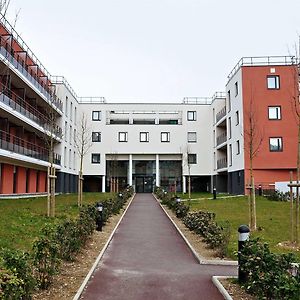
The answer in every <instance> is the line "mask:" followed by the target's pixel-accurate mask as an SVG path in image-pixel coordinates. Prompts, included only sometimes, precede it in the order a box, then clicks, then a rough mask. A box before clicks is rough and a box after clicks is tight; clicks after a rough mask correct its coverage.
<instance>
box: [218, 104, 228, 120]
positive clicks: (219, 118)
mask: <svg viewBox="0 0 300 300" xmlns="http://www.w3.org/2000/svg"><path fill="white" fill-rule="evenodd" d="M225 116H226V106H224V107H223V108H222V109H221V110H220V111H219V112H218V113H217V114H216V122H219V121H220V120H221V119H222V118H223V117H225Z"/></svg>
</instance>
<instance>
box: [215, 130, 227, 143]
mask: <svg viewBox="0 0 300 300" xmlns="http://www.w3.org/2000/svg"><path fill="white" fill-rule="evenodd" d="M226 141H227V133H226V132H223V133H222V134H220V135H219V136H217V146H220V145H222V144H223V143H225V142H226Z"/></svg>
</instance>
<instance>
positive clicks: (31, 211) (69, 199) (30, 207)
mask: <svg viewBox="0 0 300 300" xmlns="http://www.w3.org/2000/svg"><path fill="white" fill-rule="evenodd" d="M110 197H112V194H109V193H105V194H103V193H85V194H84V198H83V204H94V203H95V202H97V201H103V200H104V199H107V198H110ZM78 212H79V210H78V207H77V194H68V195H59V196H56V218H54V219H51V218H47V216H46V214H47V198H46V197H39V198H27V199H9V200H0V213H1V217H0V248H2V247H8V248H16V249H22V250H30V249H31V247H32V242H33V241H34V240H35V238H36V237H38V235H39V232H40V229H41V228H42V227H43V226H44V225H45V224H46V223H52V222H55V221H56V220H57V219H59V218H67V217H69V218H74V217H76V216H77V215H78Z"/></svg>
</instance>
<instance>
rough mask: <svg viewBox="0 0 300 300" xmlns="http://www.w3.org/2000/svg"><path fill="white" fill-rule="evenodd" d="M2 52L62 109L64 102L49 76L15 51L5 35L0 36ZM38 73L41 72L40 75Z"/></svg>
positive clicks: (0, 51)
mask: <svg viewBox="0 0 300 300" xmlns="http://www.w3.org/2000/svg"><path fill="white" fill-rule="evenodd" d="M24 52H25V51H20V53H23V54H24ZM0 53H1V55H2V56H3V57H4V58H5V60H7V61H8V62H10V63H11V64H12V65H13V66H14V67H15V68H16V69H17V70H18V71H19V72H20V73H21V74H22V75H23V76H25V77H26V78H27V79H28V80H29V81H30V82H31V83H32V84H33V85H34V86H35V88H37V89H38V90H39V91H40V92H41V93H42V94H43V95H44V96H45V97H46V99H47V100H48V101H49V102H51V103H52V104H53V105H54V106H55V107H56V108H58V109H59V110H60V111H62V107H63V104H62V102H61V101H60V100H59V99H58V97H57V96H56V94H55V92H54V86H52V85H51V83H50V79H49V76H46V75H45V74H44V73H41V71H40V70H39V68H38V65H31V66H29V65H28V64H26V61H25V60H24V59H23V58H22V57H21V56H20V54H19V53H17V52H15V51H14V49H13V48H12V47H11V46H10V45H9V43H8V41H7V38H4V37H3V36H0ZM26 57H27V54H26ZM25 59H26V58H25ZM5 60H4V62H5ZM32 68H36V72H33V70H32ZM37 74H39V76H38V75H37Z"/></svg>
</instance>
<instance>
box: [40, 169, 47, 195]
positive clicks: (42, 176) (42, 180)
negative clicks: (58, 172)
mask: <svg viewBox="0 0 300 300" xmlns="http://www.w3.org/2000/svg"><path fill="white" fill-rule="evenodd" d="M46 179H47V172H44V171H39V180H38V183H39V184H38V192H39V193H44V192H46Z"/></svg>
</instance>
